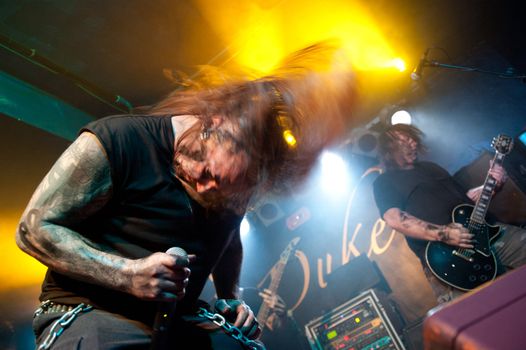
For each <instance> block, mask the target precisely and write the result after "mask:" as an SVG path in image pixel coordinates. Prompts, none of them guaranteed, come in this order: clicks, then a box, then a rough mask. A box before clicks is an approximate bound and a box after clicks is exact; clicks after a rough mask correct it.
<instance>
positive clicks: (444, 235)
mask: <svg viewBox="0 0 526 350" xmlns="http://www.w3.org/2000/svg"><path fill="white" fill-rule="evenodd" d="M437 235H438V240H439V241H440V242H447V241H449V233H448V232H447V231H446V230H439V231H438V233H437Z"/></svg>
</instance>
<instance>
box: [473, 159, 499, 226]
mask: <svg viewBox="0 0 526 350" xmlns="http://www.w3.org/2000/svg"><path fill="white" fill-rule="evenodd" d="M504 156H505V155H504V154H502V153H499V152H497V153H495V157H494V158H493V166H495V165H496V164H498V165H502V162H503V160H504ZM492 168H493V167H492ZM490 169H491V168H490ZM496 186H497V181H496V180H495V179H494V178H493V177H491V176H490V174H489V172H488V174H487V175H486V180H485V181H484V185H483V186H482V192H481V194H480V197H479V199H478V200H477V202H476V203H475V208H474V209H473V213H472V214H471V221H472V222H475V223H479V224H483V223H484V222H485V218H486V213H487V212H488V208H489V204H490V202H491V197H492V196H493V191H494V190H495V187H496Z"/></svg>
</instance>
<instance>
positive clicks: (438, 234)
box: [398, 211, 449, 242]
mask: <svg viewBox="0 0 526 350" xmlns="http://www.w3.org/2000/svg"><path fill="white" fill-rule="evenodd" d="M398 219H399V224H400V226H401V227H400V228H401V229H402V231H405V232H411V233H413V235H416V236H418V237H419V238H422V239H427V240H430V241H432V240H436V239H437V238H438V240H440V241H443V242H445V241H447V240H449V234H448V233H447V231H446V230H445V229H444V227H443V226H439V225H435V224H432V223H429V222H427V221H424V220H420V219H418V218H416V217H414V216H413V215H411V214H409V213H407V212H405V211H400V212H399V215H398Z"/></svg>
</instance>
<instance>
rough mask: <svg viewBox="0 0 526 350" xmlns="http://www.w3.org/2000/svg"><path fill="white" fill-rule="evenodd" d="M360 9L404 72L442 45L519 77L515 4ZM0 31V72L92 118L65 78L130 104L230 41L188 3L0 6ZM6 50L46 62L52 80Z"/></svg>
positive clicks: (222, 55) (98, 109)
mask: <svg viewBox="0 0 526 350" xmlns="http://www.w3.org/2000/svg"><path fill="white" fill-rule="evenodd" d="M283 1H286V0H283ZM254 3H256V4H258V5H260V6H264V5H268V6H274V5H275V4H278V3H280V2H277V1H272V2H271V3H270V5H269V4H266V3H267V2H265V1H255V2H254ZM362 5H363V6H365V7H366V9H367V10H368V12H369V13H370V14H371V15H372V16H373V18H374V19H375V20H376V21H377V23H379V26H380V28H381V29H382V30H383V32H384V34H385V36H386V37H387V38H388V39H389V38H393V40H407V42H406V43H405V44H404V47H405V48H406V51H407V52H406V54H407V55H408V56H413V57H414V61H412V62H408V65H409V66H410V67H413V66H414V65H415V64H416V63H417V61H418V59H419V57H420V55H421V53H422V52H423V51H424V49H425V48H426V47H431V46H440V47H443V48H445V49H447V51H448V53H449V56H450V57H449V58H448V60H452V61H453V62H455V61H458V60H462V57H463V56H465V55H468V54H469V52H470V50H473V48H475V47H477V46H479V45H481V44H483V45H489V46H491V47H492V48H493V49H494V50H496V51H497V52H499V53H500V54H501V55H502V56H503V57H504V58H505V59H506V60H507V61H508V62H509V63H510V66H513V67H514V68H515V69H516V70H517V71H519V72H520V71H522V72H524V71H526V64H525V61H526V54H525V45H524V41H525V40H524V35H523V34H524V32H525V31H524V27H525V24H524V22H525V21H524V16H523V13H524V12H523V11H522V8H521V5H520V2H519V1H517V2H513V1H482V0H478V1H476V0H458V1H451V0H435V1H430V0H427V1H426V0H420V1H416V0H413V1H410V0H391V1H389V0H371V1H363V2H362ZM217 6H222V5H221V2H217ZM276 6H277V5H276ZM288 15H289V16H294V14H292V13H291V14H288ZM386 19H389V21H387V20H386ZM233 20H234V21H235V19H233ZM0 35H1V37H0V38H1V44H2V46H0V70H3V71H5V72H7V73H9V74H11V75H14V76H16V77H18V78H20V79H22V80H24V81H26V82H29V83H31V84H33V85H35V86H37V87H40V88H41V89H43V90H45V91H48V92H49V93H51V94H54V95H56V96H58V97H59V98H61V99H63V100H65V101H67V102H69V103H71V104H73V105H74V106H77V107H79V108H81V109H83V110H85V111H87V112H89V113H91V114H92V115H94V116H96V117H101V116H103V115H106V114H109V113H115V112H116V110H115V109H114V108H112V107H111V106H108V105H106V104H104V103H100V101H98V100H96V99H94V98H92V97H91V96H90V95H88V94H86V93H85V91H83V90H82V89H79V88H77V87H76V86H75V85H74V84H72V80H73V81H74V80H77V81H83V82H84V83H85V85H86V86H90V84H92V87H93V89H94V90H96V91H97V92H100V95H101V96H105V97H107V99H108V100H110V101H111V100H112V98H113V97H114V96H116V95H119V96H122V97H124V98H125V99H126V100H128V101H130V103H131V104H132V105H134V106H137V105H143V104H148V103H152V102H153V101H155V100H156V99H158V98H159V97H160V96H162V95H164V94H166V93H167V92H168V91H170V90H171V89H172V88H173V83H172V81H170V79H169V76H170V72H173V71H181V72H184V73H186V74H189V75H192V74H193V73H194V72H195V70H196V67H197V66H198V65H202V64H207V63H213V64H217V65H220V64H222V63H223V62H225V61H227V60H229V58H230V56H231V55H232V53H230V52H229V51H228V44H229V43H225V42H222V40H221V39H220V38H219V36H218V35H217V34H216V33H215V32H214V30H213V29H212V28H211V26H210V24H209V22H208V21H207V20H205V18H204V17H203V16H202V14H201V13H200V10H199V7H198V6H196V5H195V4H194V2H192V1H169V0H153V1H138V0H132V1H123V0H111V1H102V0H97V1H93V0H92V1H80V0H49V1H44V0H18V1H13V0H0ZM8 48H9V49H8ZM28 49H30V50H29V51H28ZM15 52H19V53H22V56H24V55H26V56H33V57H32V59H33V60H36V61H38V60H42V61H41V62H44V63H45V64H48V63H49V64H51V65H53V67H55V71H58V72H59V73H60V74H57V73H56V72H50V71H49V70H46V69H43V68H42V67H41V66H38V65H35V64H34V63H31V62H30V61H29V60H27V59H24V58H22V57H21V55H20V54H16V53H15Z"/></svg>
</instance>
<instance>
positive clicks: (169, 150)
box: [40, 116, 241, 324]
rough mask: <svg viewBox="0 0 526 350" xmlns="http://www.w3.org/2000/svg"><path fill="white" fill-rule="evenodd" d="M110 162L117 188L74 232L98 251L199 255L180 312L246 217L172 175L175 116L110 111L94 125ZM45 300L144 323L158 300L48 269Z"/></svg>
mask: <svg viewBox="0 0 526 350" xmlns="http://www.w3.org/2000/svg"><path fill="white" fill-rule="evenodd" d="M82 131H89V132H91V133H93V134H95V135H96V136H97V138H98V139H99V140H100V142H101V144H102V146H103V148H104V150H105V152H106V154H107V157H108V160H109V164H110V167H111V177H112V186H113V193H112V198H111V199H110V200H109V202H108V203H107V204H106V205H105V206H104V208H102V209H101V210H100V211H99V212H98V213H96V214H95V215H94V216H92V217H90V218H88V219H86V220H85V221H83V222H81V223H79V224H77V225H76V226H75V227H71V229H73V230H75V231H77V232H79V233H81V234H82V235H83V236H85V237H87V238H88V239H89V240H90V241H91V242H93V244H95V245H96V247H98V248H99V249H101V250H103V251H105V252H109V253H112V254H116V255H119V256H123V257H126V258H132V259H138V258H143V257H146V256H148V255H150V254H152V253H154V252H165V251H166V250H167V249H169V248H170V247H174V246H175V247H181V248H183V249H184V250H185V251H187V252H188V254H196V255H197V260H196V262H195V263H192V265H191V266H190V269H191V270H192V275H191V278H190V283H189V285H188V287H187V288H186V292H187V293H186V296H185V298H184V300H183V301H182V302H179V303H178V310H183V311H184V310H187V309H190V308H191V307H192V305H193V304H194V303H195V301H196V300H197V298H198V296H199V294H200V293H201V290H202V288H203V286H204V284H205V282H206V279H207V278H208V276H209V274H210V272H211V270H212V269H213V267H214V265H215V264H216V263H217V261H218V260H219V258H220V257H221V255H222V254H223V252H224V251H225V249H226V248H227V246H228V244H229V242H231V241H232V238H233V237H234V235H235V234H238V228H239V223H240V221H241V217H240V216H238V215H234V214H227V213H223V214H220V213H215V212H211V211H206V210H205V209H203V208H202V207H201V206H199V204H197V203H196V202H195V201H193V200H192V199H191V198H190V197H189V196H188V195H187V193H186V192H185V190H184V188H183V186H182V185H181V183H180V182H179V180H177V178H176V177H175V176H174V174H173V166H172V162H173V156H174V132H173V128H172V124H171V118H170V117H168V116H166V117H152V116H112V117H107V118H104V119H101V120H98V121H95V122H93V123H90V124H88V125H87V126H86V127H84V128H83V129H82V130H81V132H82ZM40 298H41V300H46V299H51V300H53V301H55V302H57V303H65V304H77V303H80V302H85V303H89V304H91V305H94V306H95V307H98V308H102V309H105V310H108V311H111V312H115V313H120V314H122V315H124V316H126V317H128V318H132V319H138V320H141V321H143V322H145V323H150V324H151V322H152V320H153V316H154V314H155V311H156V308H157V306H156V305H157V303H153V302H145V301H141V300H139V299H136V298H134V297H133V296H131V295H129V294H126V293H123V292H119V291H115V290H109V289H106V288H103V287H100V286H97V285H93V284H90V283H86V282H84V281H79V280H75V279H72V278H70V277H67V276H65V275H63V274H60V273H58V272H56V271H52V270H51V269H48V272H47V274H46V277H45V280H44V283H43V288H42V294H41V297H40Z"/></svg>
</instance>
